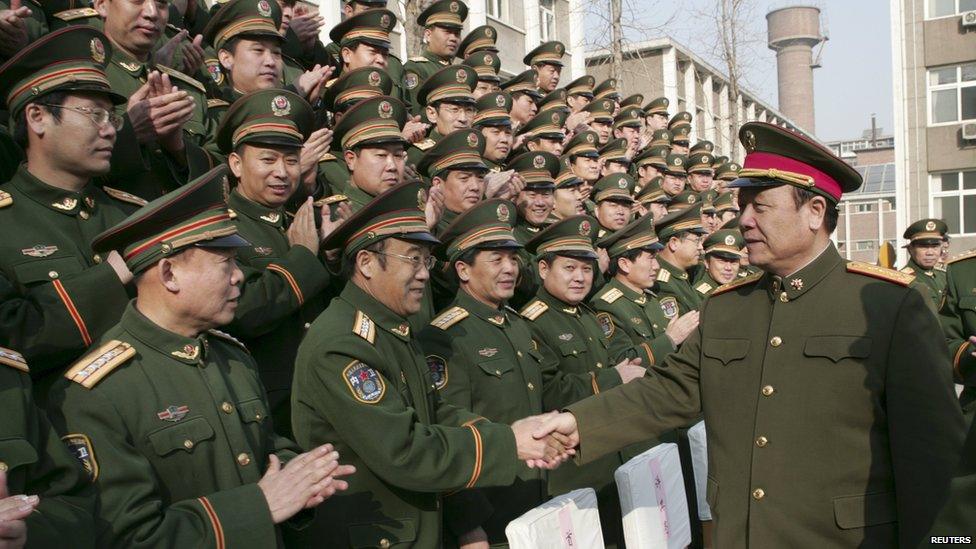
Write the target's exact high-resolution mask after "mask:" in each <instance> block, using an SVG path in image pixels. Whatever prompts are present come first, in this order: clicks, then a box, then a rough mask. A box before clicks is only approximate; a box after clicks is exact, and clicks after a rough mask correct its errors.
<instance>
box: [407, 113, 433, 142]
mask: <svg viewBox="0 0 976 549" xmlns="http://www.w3.org/2000/svg"><path fill="white" fill-rule="evenodd" d="M429 127H430V124H424V123H423V122H421V121H420V116H419V115H418V116H408V117H407V123H406V124H404V125H403V130H402V131H401V132H400V135H401V136H403V138H404V139H406V140H407V141H408V142H409V143H420V142H421V141H423V140H424V139H425V138H426V137H427V128H429Z"/></svg>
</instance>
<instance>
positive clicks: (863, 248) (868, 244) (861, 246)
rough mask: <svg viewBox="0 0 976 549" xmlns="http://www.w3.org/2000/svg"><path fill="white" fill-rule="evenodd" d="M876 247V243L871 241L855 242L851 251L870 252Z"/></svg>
mask: <svg viewBox="0 0 976 549" xmlns="http://www.w3.org/2000/svg"><path fill="white" fill-rule="evenodd" d="M877 247H878V243H877V242H875V241H873V240H855V241H854V247H852V248H851V249H852V250H854V251H855V252H870V251H871V250H875V249H877Z"/></svg>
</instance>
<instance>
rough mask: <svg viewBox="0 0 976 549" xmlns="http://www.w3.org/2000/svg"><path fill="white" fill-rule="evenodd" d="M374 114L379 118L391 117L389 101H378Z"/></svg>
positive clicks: (391, 111) (391, 110) (391, 106)
mask: <svg viewBox="0 0 976 549" xmlns="http://www.w3.org/2000/svg"><path fill="white" fill-rule="evenodd" d="M376 114H378V115H379V116H380V118H390V117H391V116H393V105H391V104H390V102H389V101H380V104H379V105H377V106H376Z"/></svg>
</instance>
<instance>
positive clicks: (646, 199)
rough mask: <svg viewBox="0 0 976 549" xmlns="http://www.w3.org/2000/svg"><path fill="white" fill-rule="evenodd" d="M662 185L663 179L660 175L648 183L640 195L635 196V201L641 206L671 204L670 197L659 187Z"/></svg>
mask: <svg viewBox="0 0 976 549" xmlns="http://www.w3.org/2000/svg"><path fill="white" fill-rule="evenodd" d="M663 183H664V178H663V177H661V176H660V175H659V176H657V177H655V178H653V179H651V180H650V181H648V183H647V185H644V188H643V189H641V191H640V193H638V194H637V197H636V198H635V200H636V201H637V202H639V203H641V204H650V203H658V204H668V203H669V202H671V197H670V196H668V193H666V192H664V188H663V187H662V186H661V185H662V184H663Z"/></svg>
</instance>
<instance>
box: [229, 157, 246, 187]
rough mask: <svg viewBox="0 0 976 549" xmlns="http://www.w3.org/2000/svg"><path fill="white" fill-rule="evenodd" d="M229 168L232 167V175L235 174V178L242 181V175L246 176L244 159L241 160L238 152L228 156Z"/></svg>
mask: <svg viewBox="0 0 976 549" xmlns="http://www.w3.org/2000/svg"><path fill="white" fill-rule="evenodd" d="M227 166H228V167H230V173H232V174H234V177H236V178H237V180H238V181H240V179H241V175H243V174H244V159H243V158H241V155H240V154H238V153H237V151H234V152H232V153H230V154H229V155H228V156H227Z"/></svg>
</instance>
